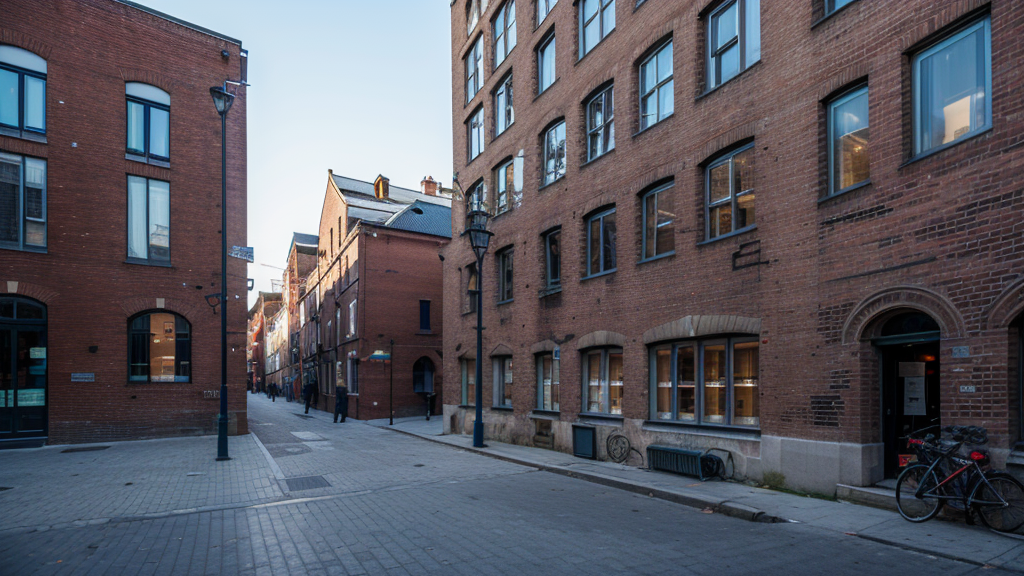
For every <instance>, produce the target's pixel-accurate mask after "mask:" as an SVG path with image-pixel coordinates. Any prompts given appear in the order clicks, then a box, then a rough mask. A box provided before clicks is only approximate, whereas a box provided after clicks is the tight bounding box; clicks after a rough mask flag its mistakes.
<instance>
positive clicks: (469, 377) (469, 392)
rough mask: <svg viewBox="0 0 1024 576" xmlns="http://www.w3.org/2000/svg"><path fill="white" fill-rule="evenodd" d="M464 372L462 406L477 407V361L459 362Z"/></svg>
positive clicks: (465, 359)
mask: <svg viewBox="0 0 1024 576" xmlns="http://www.w3.org/2000/svg"><path fill="white" fill-rule="evenodd" d="M459 368H460V369H461V371H462V405H463V406H475V405H476V360H474V359H472V358H463V359H462V361H461V362H459Z"/></svg>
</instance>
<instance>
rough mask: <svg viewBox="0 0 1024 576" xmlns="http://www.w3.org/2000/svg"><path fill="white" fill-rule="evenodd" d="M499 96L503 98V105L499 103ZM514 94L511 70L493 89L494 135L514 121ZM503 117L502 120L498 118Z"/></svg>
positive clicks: (506, 128)
mask: <svg viewBox="0 0 1024 576" xmlns="http://www.w3.org/2000/svg"><path fill="white" fill-rule="evenodd" d="M499 98H502V99H504V101H505V105H504V106H502V105H501V104H500V103H499ZM514 99H515V94H514V91H513V89H512V72H511V71H510V72H509V73H508V74H506V75H505V77H504V78H502V79H501V81H500V82H498V87H497V88H496V89H495V90H494V137H495V138H497V137H498V136H501V135H502V134H504V133H505V132H506V131H507V130H508V129H509V128H511V127H512V124H514V123H515V121H516V111H515V103H514ZM503 108H504V109H503ZM499 118H503V119H504V121H503V122H499V121H498V119H499Z"/></svg>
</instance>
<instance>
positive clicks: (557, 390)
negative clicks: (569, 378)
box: [534, 351, 561, 412]
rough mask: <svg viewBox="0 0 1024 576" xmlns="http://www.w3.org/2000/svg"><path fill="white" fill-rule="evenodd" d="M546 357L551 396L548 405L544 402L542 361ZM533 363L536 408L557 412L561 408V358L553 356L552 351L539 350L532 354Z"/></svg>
mask: <svg viewBox="0 0 1024 576" xmlns="http://www.w3.org/2000/svg"><path fill="white" fill-rule="evenodd" d="M545 359H547V360H548V361H549V362H551V383H550V384H549V386H550V387H551V396H550V400H551V403H550V405H548V404H545V403H544V361H545ZM534 363H535V366H536V375H537V404H536V406H537V408H536V409H537V410H544V411H546V412H559V411H560V410H561V386H560V380H561V366H560V364H561V360H560V359H559V358H555V353H554V351H551V352H541V353H539V354H535V355H534Z"/></svg>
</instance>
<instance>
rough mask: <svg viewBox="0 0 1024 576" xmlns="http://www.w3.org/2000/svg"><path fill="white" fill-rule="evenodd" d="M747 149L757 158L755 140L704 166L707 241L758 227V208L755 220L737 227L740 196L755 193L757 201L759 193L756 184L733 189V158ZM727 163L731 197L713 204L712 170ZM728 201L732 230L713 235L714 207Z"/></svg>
mask: <svg viewBox="0 0 1024 576" xmlns="http://www.w3.org/2000/svg"><path fill="white" fill-rule="evenodd" d="M747 150H751V151H753V153H754V155H755V158H756V153H757V151H756V148H754V142H749V143H747V144H744V145H742V146H739V147H737V148H735V149H733V150H730V151H729V152H726V153H724V154H722V155H720V156H718V157H717V158H716V159H715V160H714V161H713V162H711V163H709V164H708V165H707V166H706V167H705V168H704V239H705V241H711V240H716V239H718V238H725V237H727V236H731V235H734V234H740V233H742V232H746V231H747V230H752V229H754V228H756V227H757V212H756V210H755V213H754V222H749V223H747V224H746V225H745V226H743V227H742V228H737V227H736V214H737V206H738V202H739V198H740V197H742V196H749V195H755V201H756V194H757V188H756V186H753V187H751V188H748V189H745V190H741V191H739V192H737V191H736V190H734V189H733V184H734V183H735V181H736V180H735V175H734V172H733V169H734V163H733V158H735V157H736V156H737V155H739V154H740V153H742V152H746V151H747ZM726 163H728V164H729V197H728V198H726V199H723V200H718V201H716V202H715V203H714V205H712V203H711V171H712V170H714V169H715V168H717V167H719V166H722V165H723V164H726ZM754 169H755V170H756V164H755V167H754ZM756 179H757V178H756V176H754V180H755V181H756ZM726 203H729V204H730V210H731V214H730V216H731V218H732V220H731V222H732V225H731V226H732V227H731V228H730V230H729V231H728V232H725V233H718V234H716V235H714V236H712V235H711V210H712V209H713V208H717V207H718V206H724V205H725V204H726Z"/></svg>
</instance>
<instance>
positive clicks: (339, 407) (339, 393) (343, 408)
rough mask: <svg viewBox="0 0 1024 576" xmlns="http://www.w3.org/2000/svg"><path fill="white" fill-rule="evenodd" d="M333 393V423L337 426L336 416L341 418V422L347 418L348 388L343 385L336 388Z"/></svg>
mask: <svg viewBox="0 0 1024 576" xmlns="http://www.w3.org/2000/svg"><path fill="white" fill-rule="evenodd" d="M334 393H335V394H336V396H335V398H334V423H335V424H337V423H338V416H341V421H342V422H344V421H345V418H348V388H346V387H345V386H344V385H341V386H338V387H337V388H336V389H335V391H334Z"/></svg>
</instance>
